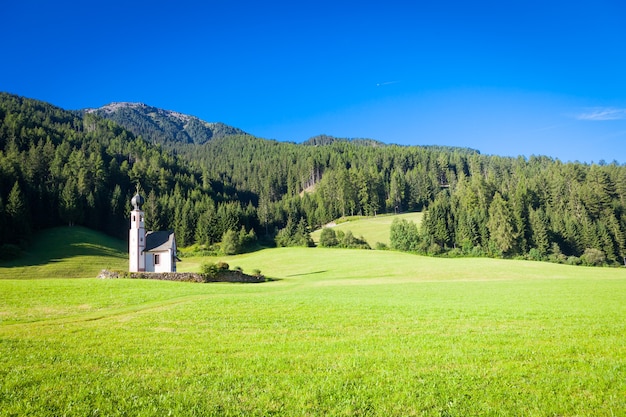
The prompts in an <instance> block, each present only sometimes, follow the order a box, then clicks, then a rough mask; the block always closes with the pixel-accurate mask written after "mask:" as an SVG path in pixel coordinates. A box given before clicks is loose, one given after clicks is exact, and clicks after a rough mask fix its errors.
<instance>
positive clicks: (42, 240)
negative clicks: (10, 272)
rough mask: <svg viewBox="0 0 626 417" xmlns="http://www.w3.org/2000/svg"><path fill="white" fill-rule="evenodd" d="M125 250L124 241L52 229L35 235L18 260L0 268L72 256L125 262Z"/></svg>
mask: <svg viewBox="0 0 626 417" xmlns="http://www.w3.org/2000/svg"><path fill="white" fill-rule="evenodd" d="M127 250H128V249H127V248H126V243H125V242H123V241H121V240H117V239H115V238H112V237H110V236H107V235H105V234H102V233H99V232H95V231H93V230H90V229H87V228H84V227H80V226H73V227H56V228H52V229H48V230H44V231H42V232H41V233H39V234H37V235H36V236H35V238H34V239H33V243H32V245H31V246H30V247H29V248H28V249H27V250H26V251H25V252H24V254H23V255H22V256H21V257H19V258H16V259H13V260H9V261H3V262H0V268H13V267H25V266H38V265H46V264H50V263H57V262H61V261H63V260H67V259H70V258H75V257H100V258H118V259H125V258H126V257H127V256H128V255H127Z"/></svg>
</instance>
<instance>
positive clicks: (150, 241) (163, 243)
mask: <svg viewBox="0 0 626 417" xmlns="http://www.w3.org/2000/svg"><path fill="white" fill-rule="evenodd" d="M174 247H175V240H174V232H173V231H172V230H167V231H160V232H148V233H146V248H145V249H144V252H162V251H166V250H169V249H173V248H174Z"/></svg>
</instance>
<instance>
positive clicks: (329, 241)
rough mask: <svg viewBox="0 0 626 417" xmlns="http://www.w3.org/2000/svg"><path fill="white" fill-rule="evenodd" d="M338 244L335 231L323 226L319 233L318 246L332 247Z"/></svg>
mask: <svg viewBox="0 0 626 417" xmlns="http://www.w3.org/2000/svg"><path fill="white" fill-rule="evenodd" d="M338 244H339V241H338V240H337V235H336V234H335V231H334V230H333V229H330V228H328V227H325V228H323V229H322V233H321V234H320V246H321V247H323V248H332V247H333V246H337V245H338Z"/></svg>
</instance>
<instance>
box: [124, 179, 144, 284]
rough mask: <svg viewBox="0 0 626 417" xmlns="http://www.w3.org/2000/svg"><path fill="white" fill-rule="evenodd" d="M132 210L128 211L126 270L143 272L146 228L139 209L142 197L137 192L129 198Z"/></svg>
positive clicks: (141, 211)
mask: <svg viewBox="0 0 626 417" xmlns="http://www.w3.org/2000/svg"><path fill="white" fill-rule="evenodd" d="M130 202H131V204H132V205H133V210H132V211H131V212H130V233H129V239H128V258H129V259H128V270H129V271H130V272H144V271H145V270H146V257H145V255H144V250H145V249H146V229H145V226H144V212H143V210H141V206H143V203H144V199H143V197H142V196H140V195H139V190H138V191H137V194H135V196H134V197H133V198H132V200H130Z"/></svg>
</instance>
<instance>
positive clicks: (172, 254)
mask: <svg viewBox="0 0 626 417" xmlns="http://www.w3.org/2000/svg"><path fill="white" fill-rule="evenodd" d="M131 203H132V205H133V210H132V211H131V212H130V233H129V239H128V257H129V259H128V261H129V262H128V270H129V271H130V272H176V261H179V260H180V259H178V257H177V256H176V239H175V236H174V232H173V231H160V232H146V229H145V226H144V212H143V210H141V206H143V204H144V198H143V197H142V196H140V195H139V193H137V194H135V196H134V197H133V199H132V200H131Z"/></svg>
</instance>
